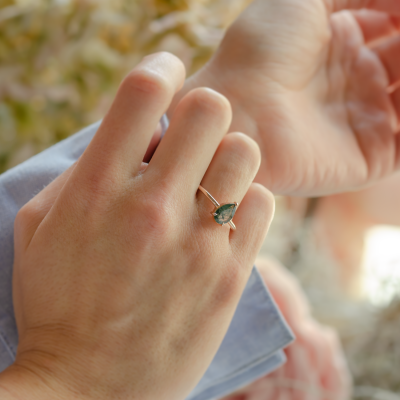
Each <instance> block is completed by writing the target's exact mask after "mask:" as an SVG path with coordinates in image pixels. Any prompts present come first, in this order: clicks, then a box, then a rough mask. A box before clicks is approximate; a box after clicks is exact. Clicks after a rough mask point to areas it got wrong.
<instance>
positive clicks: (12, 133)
mask: <svg viewBox="0 0 400 400" xmlns="http://www.w3.org/2000/svg"><path fill="white" fill-rule="evenodd" d="M247 3H248V0H97V1H94V0H0V172H1V171H4V170H5V169H7V168H10V167H12V166H14V165H16V164H17V163H19V162H21V161H23V160H24V159H26V158H27V157H30V156H31V155H33V154H35V153H37V152H39V151H41V150H43V149H45V148H46V147H48V146H50V145H52V144H54V143H56V142H57V141H59V140H61V139H64V138H65V137H67V136H69V135H70V134H72V133H74V132H76V131H77V130H79V129H80V128H81V127H83V126H85V125H87V124H89V123H91V122H93V121H95V120H97V119H99V118H101V117H102V116H103V115H104V113H105V111H106V110H107V108H108V106H109V104H110V102H111V100H112V98H113V95H114V94H115V91H116V89H117V87H118V85H119V83H120V81H121V80H122V78H123V76H124V75H125V74H126V73H127V72H128V71H129V70H130V69H131V68H133V67H134V66H135V65H136V64H137V63H138V61H139V60H140V59H141V58H142V57H143V56H144V55H145V54H148V53H151V52H154V51H159V50H167V51H171V52H173V53H175V54H176V55H177V56H179V57H180V58H182V60H183V61H184V62H185V65H186V66H187V69H188V72H189V73H190V72H193V71H194V70H195V69H197V68H199V67H200V66H201V65H203V64H204V63H205V62H206V61H207V59H208V58H209V57H210V55H211V54H212V52H213V51H214V49H215V47H216V46H217V45H218V43H219V40H220V38H221V37H222V33H223V29H224V28H225V27H226V26H227V25H228V24H229V23H230V22H231V21H232V20H233V19H234V18H235V17H236V15H237V14H238V13H239V12H240V11H241V9H242V8H243V7H244V6H245V4H247Z"/></svg>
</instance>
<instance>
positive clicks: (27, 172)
mask: <svg viewBox="0 0 400 400" xmlns="http://www.w3.org/2000/svg"><path fill="white" fill-rule="evenodd" d="M161 122H162V126H163V130H164V132H165V129H166V124H167V121H166V119H165V118H163V120H162V121H161ZM99 124H100V123H96V124H94V125H92V126H90V127H88V128H86V129H84V130H83V131H81V132H80V133H78V134H76V135H74V136H72V137H70V138H68V139H66V140H64V141H63V142H60V143H58V144H56V145H55V146H53V147H51V148H50V149H47V150H46V151H44V152H42V153H40V154H38V155H37V156H35V157H33V158H31V159H30V160H28V161H26V162H24V163H23V164H21V165H19V166H17V167H15V168H13V169H11V170H9V171H7V172H6V173H4V174H3V175H0V371H2V370H4V369H5V368H7V367H8V366H9V365H10V364H11V363H12V362H13V360H14V358H15V354H16V350H17V345H18V333H17V329H16V325H15V319H14V312H13V304H12V292H11V289H12V285H11V281H12V265H13V224H14V219H15V216H16V214H17V212H18V210H19V209H20V208H21V207H22V206H23V205H24V204H25V203H27V202H28V201H29V200H30V199H31V198H32V197H33V196H34V195H35V194H37V193H38V192H40V191H41V190H42V189H43V188H44V187H45V186H46V185H48V184H49V183H50V182H51V181H52V180H53V179H55V178H56V177H57V176H58V175H60V174H61V173H62V172H63V171H65V170H66V169H67V168H68V167H69V166H70V165H71V164H72V163H73V162H75V161H76V160H77V159H78V157H79V156H80V155H81V154H82V153H83V151H84V149H85V148H86V146H87V145H88V144H89V142H90V140H91V139H92V137H93V135H94V134H95V132H96V130H97V128H98V126H99ZM292 340H293V335H292V333H291V331H290V329H289V328H288V327H287V325H286V323H285V321H284V320H283V318H282V316H281V314H280V312H279V310H278V308H277V307H276V305H275V303H274V301H273V300H272V298H271V296H270V294H269V293H268V290H267V288H266V287H265V285H264V283H263V281H262V279H261V277H260V276H259V274H258V272H257V270H256V269H255V268H254V269H253V272H252V274H251V276H250V279H249V281H248V283H247V286H246V289H245V291H244V293H243V296H242V299H241V301H240V303H239V306H238V308H237V310H236V313H235V316H234V318H233V320H232V323H231V326H230V328H229V330H228V332H227V334H226V336H225V338H224V341H223V343H222V344H221V347H220V349H219V350H218V353H217V354H216V356H215V358H214V360H213V362H212V363H211V365H210V367H209V369H208V370H207V372H206V374H205V375H204V376H203V378H202V380H201V381H200V382H199V384H198V385H197V387H196V388H195V389H194V391H193V392H192V393H191V395H190V396H189V399H190V400H210V399H215V398H218V397H221V396H222V395H225V394H229V393H231V392H232V391H234V390H236V389H238V388H239V387H241V386H243V385H245V384H247V383H250V382H251V381H253V380H255V379H257V378H258V377H261V376H263V375H265V374H267V373H269V372H271V371H272V370H274V369H276V368H277V367H279V366H280V365H281V364H282V363H283V362H284V361H285V356H284V354H283V352H282V351H281V349H282V348H283V347H285V346H287V345H288V344H289V343H290V342H291V341H292Z"/></svg>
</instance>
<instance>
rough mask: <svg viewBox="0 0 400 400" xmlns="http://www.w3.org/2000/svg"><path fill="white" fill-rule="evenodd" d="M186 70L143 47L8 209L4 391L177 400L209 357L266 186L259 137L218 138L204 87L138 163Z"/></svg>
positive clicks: (221, 114)
mask: <svg viewBox="0 0 400 400" xmlns="http://www.w3.org/2000/svg"><path fill="white" fill-rule="evenodd" d="M184 75H185V74H184V68H183V65H182V63H181V62H180V61H179V60H178V59H177V58H176V57H174V56H172V55H170V54H167V53H161V54H156V55H153V56H150V57H147V58H145V59H144V60H143V62H142V63H141V64H140V65H139V66H137V67H136V68H135V69H134V70H133V71H132V72H131V73H130V74H129V75H128V77H127V78H126V79H125V80H124V81H123V83H122V84H121V87H120V89H119V91H118V94H117V96H116V99H115V101H114V104H113V105H112V107H111V109H110V111H109V112H108V114H107V115H106V117H105V118H104V120H103V123H102V125H101V127H100V128H99V131H98V132H97V134H96V136H95V137H94V139H93V141H92V142H91V144H90V145H89V146H88V148H87V149H86V151H85V152H84V154H83V155H82V157H81V158H80V160H79V161H78V162H77V164H76V165H74V166H73V167H71V168H70V169H69V170H67V171H66V172H65V173H64V174H63V175H61V176H60V177H59V178H58V179H56V180H55V181H54V182H53V183H51V184H50V185H49V186H48V187H47V188H46V189H44V190H43V191H42V192H41V193H40V194H39V195H37V196H36V197H35V198H33V200H31V201H30V202H29V203H28V204H27V205H26V206H24V207H23V208H22V210H21V211H20V212H19V214H18V216H17V219H16V223H15V264H14V280H13V284H14V308H15V315H16V320H17V325H18V331H19V346H18V354H17V358H16V362H15V364H13V365H12V366H11V367H10V368H8V369H7V370H6V371H5V372H3V373H2V374H0V398H1V399H2V400H16V399H17V400H20V399H23V400H36V399H40V400H47V399H49V400H50V399H51V400H64V399H65V400H74V399H76V400H78V399H79V400H81V399H83V400H92V399H93V400H94V399H96V400H103V399H104V400H109V399H113V400H125V399H127V400H128V399H141V400H146V399H156V398H163V399H174V400H175V399H182V400H183V399H185V398H186V397H187V395H188V394H189V393H190V391H191V390H192V389H193V388H194V387H195V385H196V384H197V382H198V381H199V379H200V378H201V376H202V375H203V374H204V372H205V370H206V369H207V367H208V365H209V364H210V362H211V360H212V358H213V356H214V355H215V353H216V351H217V349H218V347H219V345H220V343H221V341H222V339H223V337H224V335H225V333H226V330H227V328H228V326H229V323H230V320H231V318H232V316H233V313H234V311H235V308H236V306H237V303H238V302H239V299H240V297H241V293H242V291H243V289H244V287H245V285H246V282H247V280H248V277H249V275H250V272H251V269H252V265H253V263H254V260H255V258H256V255H257V253H258V251H259V248H260V246H261V244H262V241H263V239H264V237H265V235H266V232H267V228H268V224H269V222H270V220H271V218H272V214H273V197H272V195H271V194H270V193H269V192H268V191H267V190H266V189H265V188H263V187H262V186H260V185H258V184H254V183H252V181H253V179H254V177H255V175H256V173H257V170H258V168H259V164H260V158H261V156H260V151H259V148H258V146H257V144H256V143H255V142H254V141H253V140H252V139H250V138H248V137H247V136H245V135H243V134H241V133H232V134H230V135H228V136H226V132H227V130H228V128H229V125H230V123H231V108H230V105H229V102H228V101H227V100H226V98H224V97H223V96H222V95H220V94H218V93H216V92H214V91H212V90H210V89H205V88H199V89H196V90H194V91H191V92H190V93H188V94H187V95H186V96H185V97H184V98H183V99H182V101H181V102H180V104H179V105H178V106H177V107H176V109H175V113H174V116H173V117H172V119H171V124H170V129H169V130H168V132H167V134H166V136H165V138H164V139H163V140H162V142H161V144H160V145H159V146H158V148H157V150H156V152H155V154H154V155H153V158H152V161H151V162H150V164H149V165H147V164H143V163H142V159H143V157H144V155H145V153H146V149H147V148H148V146H149V143H150V141H151V138H152V135H153V133H154V130H155V129H156V126H157V123H158V121H159V119H160V117H161V116H162V114H163V113H164V112H165V110H166V109H167V108H168V106H169V104H170V102H171V100H172V98H173V96H174V94H175V93H176V91H177V90H179V88H180V87H181V86H182V84H183V81H184ZM200 183H201V184H202V185H203V186H204V187H207V189H208V190H209V191H210V192H212V193H216V194H218V196H219V199H220V200H221V202H222V201H224V200H227V201H229V200H230V199H234V200H236V201H238V202H240V203H241V204H240V207H239V209H238V211H237V213H236V215H235V223H236V225H237V227H238V229H237V231H234V232H233V231H231V230H230V229H229V228H228V227H227V226H225V227H221V226H219V225H218V224H216V223H215V222H214V220H213V218H212V217H211V215H210V211H211V210H212V209H213V205H212V204H211V203H210V202H209V200H208V199H207V198H206V197H205V196H204V195H203V194H202V193H200V192H199V191H198V190H197V188H198V186H199V184H200ZM155 249H156V251H155Z"/></svg>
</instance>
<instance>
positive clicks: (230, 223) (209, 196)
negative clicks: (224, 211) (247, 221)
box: [199, 185, 236, 231]
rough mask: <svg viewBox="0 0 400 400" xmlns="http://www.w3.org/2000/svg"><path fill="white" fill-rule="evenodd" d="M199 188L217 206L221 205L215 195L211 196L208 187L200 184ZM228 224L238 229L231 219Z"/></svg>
mask: <svg viewBox="0 0 400 400" xmlns="http://www.w3.org/2000/svg"><path fill="white" fill-rule="evenodd" d="M199 190H200V191H201V192H202V193H203V194H205V196H206V197H207V198H208V200H210V201H211V203H213V204H214V206H215V207H217V208H218V207H219V206H220V204H219V203H218V201H217V200H215V199H214V197H212V196H211V193H209V192H208V191H207V190H206V189H204V188H203V186H201V185H200V186H199ZM228 224H229V226H230V227H231V228H232V229H233V230H234V231H236V226H235V224H234V223H233V222H232V221H229V222H228Z"/></svg>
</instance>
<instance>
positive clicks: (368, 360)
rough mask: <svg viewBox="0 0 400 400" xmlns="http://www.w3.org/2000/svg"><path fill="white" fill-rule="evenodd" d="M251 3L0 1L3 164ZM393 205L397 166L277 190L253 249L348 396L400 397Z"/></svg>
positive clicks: (99, 112) (207, 39)
mask: <svg viewBox="0 0 400 400" xmlns="http://www.w3.org/2000/svg"><path fill="white" fill-rule="evenodd" d="M249 2H250V1H249V0H97V1H89V0H80V1H78V0H75V1H74V0H53V1H50V0H0V172H4V171H6V170H7V169H9V168H12V167H13V166H15V165H17V164H19V163H21V162H22V161H24V160H26V159H27V158H29V157H31V156H33V155H34V154H36V153H38V152H40V151H42V150H44V149H45V148H47V147H49V146H51V145H52V144H54V143H56V142H58V141H60V140H62V139H64V138H66V137H67V136H69V135H71V134H73V133H75V132H77V131H78V130H79V129H81V128H83V127H85V126H86V125H88V124H90V123H92V122H95V121H97V120H99V119H100V118H101V117H102V116H103V115H104V113H105V112H106V110H107V109H108V107H109V105H110V102H111V100H112V99H113V96H114V94H115V92H116V89H117V87H118V85H119V83H120V81H121V80H122V78H123V77H124V75H125V74H126V73H127V72H128V71H129V70H130V69H132V67H134V66H135V65H136V64H137V63H138V62H139V60H140V59H141V58H142V57H143V55H145V54H148V53H151V52H155V51H158V50H167V51H170V52H172V53H174V54H176V55H177V56H178V57H180V58H181V59H182V60H183V62H184V63H185V65H186V67H187V71H188V73H189V74H190V73H193V72H194V71H196V70H197V69H198V68H200V67H201V66H202V65H204V63H206V62H207V60H208V59H209V57H210V56H211V55H212V54H213V51H214V50H215V49H216V47H217V46H218V43H219V41H220V40H221V38H222V36H223V34H224V30H225V29H226V28H227V27H228V26H229V24H230V23H231V22H232V21H233V20H234V19H235V17H236V16H237V15H238V14H239V13H240V11H241V10H242V9H243V8H244V7H245V6H246V5H247V4H248V3H249ZM399 205H400V175H398V176H394V177H392V178H389V179H387V180H386V181H384V182H382V183H380V184H378V185H376V186H374V187H372V188H370V189H367V190H364V191H361V192H358V193H344V194H340V195H335V196H329V197H325V198H319V199H293V198H278V199H277V213H276V218H275V220H274V222H273V225H272V228H271V231H270V233H269V235H268V238H267V240H266V242H265V244H264V247H263V249H262V254H263V255H265V256H267V257H271V256H273V257H275V258H276V259H277V260H278V261H279V262H280V263H282V264H283V265H285V267H286V268H288V269H289V270H290V271H291V272H292V273H293V274H294V275H295V276H296V277H297V279H298V280H299V282H300V283H301V285H302V288H303V290H304V291H305V293H306V295H307V297H308V299H309V301H310V303H311V307H312V312H313V315H314V317H315V318H316V319H317V320H319V321H320V322H322V323H324V324H327V325H329V326H331V327H333V328H335V329H336V330H337V331H338V333H339V336H340V339H341V341H342V344H343V346H344V349H345V353H346V357H347V359H348V362H349V365H350V369H351V372H352V375H353V379H354V385H355V388H354V394H353V398H354V399H356V398H357V399H383V400H395V399H397V400H399V399H400V299H399V293H400V229H399V226H400V207H399ZM302 390H303V389H302ZM303 391H304V390H303ZM301 398H303V397H301ZM312 398H313V399H314V397H312ZM304 399H308V397H304Z"/></svg>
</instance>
